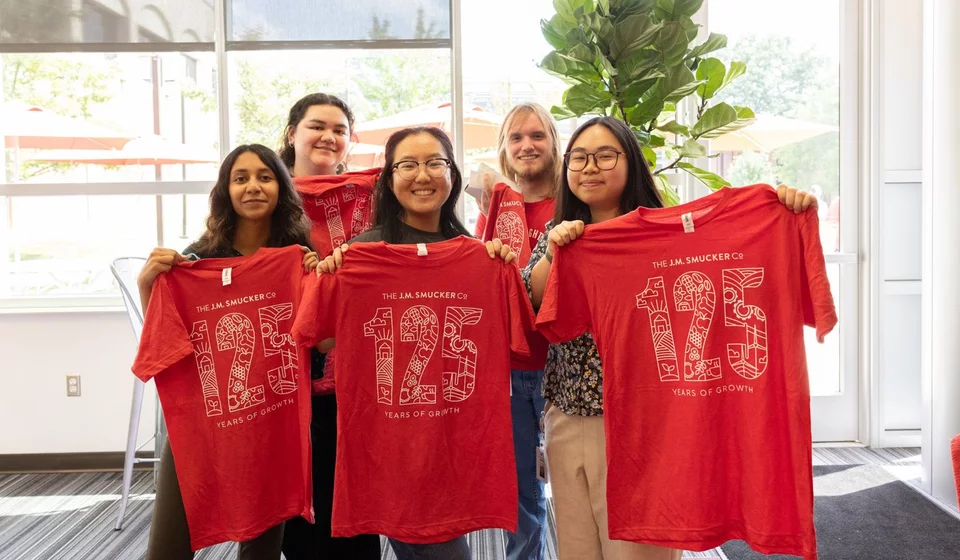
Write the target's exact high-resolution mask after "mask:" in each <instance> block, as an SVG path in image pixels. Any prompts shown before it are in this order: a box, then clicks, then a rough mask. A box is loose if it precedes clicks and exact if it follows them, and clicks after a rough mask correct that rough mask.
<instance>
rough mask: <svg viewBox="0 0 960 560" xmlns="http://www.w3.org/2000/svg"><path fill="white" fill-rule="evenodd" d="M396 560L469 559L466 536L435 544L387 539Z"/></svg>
mask: <svg viewBox="0 0 960 560" xmlns="http://www.w3.org/2000/svg"><path fill="white" fill-rule="evenodd" d="M389 541H390V546H392V547H393V552H394V554H396V555H397V559H398V560H471V559H472V558H473V557H472V556H471V555H470V546H469V545H467V537H457V538H455V539H453V540H452V541H447V542H442V543H436V544H408V543H405V542H400V541H398V540H396V539H389Z"/></svg>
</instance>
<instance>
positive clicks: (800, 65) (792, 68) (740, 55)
mask: <svg viewBox="0 0 960 560" xmlns="http://www.w3.org/2000/svg"><path fill="white" fill-rule="evenodd" d="M717 58H720V59H721V60H724V61H733V60H742V61H743V62H745V63H746V64H747V66H749V68H750V72H749V73H747V74H745V75H744V76H743V77H741V78H740V79H739V80H737V81H736V82H735V83H733V84H730V87H728V88H726V89H725V90H724V91H723V93H721V94H720V95H719V96H717V99H718V100H721V101H725V102H727V103H733V104H744V103H749V104H750V107H751V108H752V109H753V110H754V111H756V112H757V113H763V114H767V115H783V116H788V117H795V116H796V115H795V114H794V111H795V109H796V108H797V107H798V106H799V105H800V104H802V103H803V101H804V93H805V92H807V91H808V90H809V88H810V87H811V86H813V85H814V83H815V82H816V81H817V73H818V71H819V70H820V68H821V67H822V66H823V62H824V61H823V60H822V58H821V57H820V56H818V55H817V53H816V52H815V51H814V50H813V49H810V48H808V49H804V50H798V49H797V48H796V47H795V45H794V44H793V40H792V39H791V38H790V37H782V36H779V35H772V34H771V35H747V36H745V37H743V38H741V39H740V40H739V41H737V42H736V43H735V44H733V45H731V46H730V47H728V48H727V50H726V51H725V52H724V53H723V54H719V55H718V56H717Z"/></svg>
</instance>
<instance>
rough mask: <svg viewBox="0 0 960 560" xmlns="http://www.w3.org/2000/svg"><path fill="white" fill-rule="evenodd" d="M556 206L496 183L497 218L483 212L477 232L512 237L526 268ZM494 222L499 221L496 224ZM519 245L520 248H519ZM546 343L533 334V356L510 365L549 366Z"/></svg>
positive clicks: (492, 207) (487, 236)
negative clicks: (527, 199) (521, 233)
mask: <svg viewBox="0 0 960 560" xmlns="http://www.w3.org/2000/svg"><path fill="white" fill-rule="evenodd" d="M517 201H519V203H520V204H521V205H522V206H523V214H520V213H518V212H516V211H515V210H514V209H513V207H514V206H517V204H516V203H517ZM555 208H556V203H555V201H554V199H552V198H546V199H544V200H540V201H537V202H523V196H522V195H521V194H520V193H518V192H517V191H515V190H513V189H511V188H510V187H509V186H508V185H506V184H505V183H497V184H496V185H495V186H494V193H493V197H492V198H491V200H490V210H491V213H492V214H494V215H495V216H496V218H495V219H494V221H491V222H488V221H487V217H486V216H485V215H483V214H480V216H479V217H478V218H477V233H476V235H477V237H479V238H481V239H483V240H484V241H488V240H490V239H493V238H494V237H499V238H500V240H501V241H507V240H508V239H510V241H509V245H510V246H511V247H512V248H513V252H514V253H516V254H517V257H518V258H517V260H518V261H519V262H518V264H519V265H520V267H521V268H523V267H525V266H527V263H528V262H529V261H530V252H531V251H532V250H533V248H534V247H536V246H537V243H538V242H539V241H540V236H541V235H543V233H544V230H545V229H546V224H547V222H549V221H550V220H552V219H553V212H554V209H555ZM501 220H502V222H501ZM492 224H496V226H494V225H492ZM518 224H521V227H522V228H523V229H522V230H521V231H526V232H527V238H526V239H522V238H518V237H517V236H516V233H515V232H516V230H517V229H518ZM488 225H489V226H490V227H489V228H488V227H487V226H488ZM501 226H502V227H501ZM488 230H489V231H488ZM517 246H520V247H521V250H520V251H518V250H517ZM547 345H548V344H547V340H546V339H545V338H543V336H542V335H540V334H539V333H534V334H532V335H531V336H530V356H523V357H521V356H515V357H514V358H513V361H512V362H511V364H510V367H512V368H513V369H525V370H535V371H539V370H542V369H544V368H545V367H546V365H547Z"/></svg>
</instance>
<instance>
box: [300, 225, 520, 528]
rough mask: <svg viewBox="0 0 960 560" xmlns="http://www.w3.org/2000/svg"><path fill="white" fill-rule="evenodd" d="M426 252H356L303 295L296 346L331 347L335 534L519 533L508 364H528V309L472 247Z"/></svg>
mask: <svg viewBox="0 0 960 560" xmlns="http://www.w3.org/2000/svg"><path fill="white" fill-rule="evenodd" d="M423 247H425V248H426V250H427V253H428V254H427V255H426V256H418V255H417V252H418V247H417V245H388V244H386V243H383V242H377V243H354V244H352V245H351V246H350V252H349V254H348V255H347V257H346V258H345V259H344V265H343V268H341V269H340V270H338V271H337V272H336V273H335V274H332V275H330V274H324V275H321V276H319V277H318V279H317V280H316V281H311V282H312V285H311V284H310V283H308V284H307V285H306V286H305V289H304V294H305V296H304V298H305V299H304V304H303V307H302V308H301V311H300V313H299V315H298V316H297V321H296V325H295V327H294V336H295V337H296V339H297V340H298V342H302V343H304V344H308V345H310V344H313V343H315V342H316V341H317V340H322V339H324V338H328V337H335V338H336V340H337V352H336V371H337V379H336V382H337V411H338V412H337V415H338V438H337V466H336V476H335V485H334V493H333V523H332V532H333V535H334V536H341V537H343V536H352V535H358V534H364V533H367V534H370V533H372V534H381V535H386V536H389V537H394V538H397V539H399V540H401V541H403V542H408V543H435V542H443V541H448V540H450V539H453V538H455V537H458V536H460V535H463V534H465V533H468V532H470V531H475V530H478V529H485V528H502V529H506V530H508V531H515V530H516V525H517V474H516V468H515V464H514V452H513V437H512V429H511V420H510V354H511V352H516V353H526V352H528V344H527V340H526V338H527V334H528V333H530V332H532V330H533V328H534V327H533V321H534V318H533V309H532V308H531V306H530V302H529V300H528V298H527V295H526V293H525V290H524V287H523V282H522V280H521V279H520V274H519V271H518V270H517V267H516V266H514V265H513V264H505V263H504V262H503V261H502V260H501V259H491V258H490V257H489V256H487V252H486V250H485V249H484V247H483V244H482V243H479V242H478V241H476V240H474V239H470V238H467V237H462V236H461V237H457V238H454V239H451V240H448V241H441V242H436V243H430V244H426V245H424V246H423Z"/></svg>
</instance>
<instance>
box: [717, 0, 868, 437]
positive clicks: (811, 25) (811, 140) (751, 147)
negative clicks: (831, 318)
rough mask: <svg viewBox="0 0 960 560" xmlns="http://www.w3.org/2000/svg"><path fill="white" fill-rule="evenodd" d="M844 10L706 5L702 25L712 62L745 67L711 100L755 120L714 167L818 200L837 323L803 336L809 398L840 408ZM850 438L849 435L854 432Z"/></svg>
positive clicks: (848, 318) (848, 314) (848, 342)
mask: <svg viewBox="0 0 960 560" xmlns="http://www.w3.org/2000/svg"><path fill="white" fill-rule="evenodd" d="M849 4H850V2H847V1H843V2H837V1H836V0H811V1H808V2H802V3H801V2H769V1H766V0H710V2H709V4H708V19H709V27H710V30H711V31H713V32H717V33H722V34H725V35H726V36H727V38H728V47H727V48H725V49H722V50H721V51H719V52H718V53H717V56H718V58H720V59H722V60H723V61H724V62H725V63H726V64H728V65H729V63H730V61H733V60H739V61H743V62H745V63H746V66H747V70H746V73H745V74H744V75H743V76H742V77H740V78H739V79H738V80H737V81H736V82H734V83H733V84H732V85H731V86H729V87H728V88H726V89H724V90H723V91H722V92H721V94H720V95H719V96H718V97H719V100H722V101H726V102H728V103H730V104H733V105H743V106H747V107H750V108H752V109H753V110H754V111H755V113H756V114H757V119H756V121H755V122H754V124H753V125H751V126H750V127H747V128H745V129H743V130H741V131H739V132H736V133H732V134H727V135H724V136H721V137H719V138H717V139H715V140H713V141H712V142H711V150H712V151H713V152H717V153H719V154H720V155H719V157H717V158H715V159H714V160H713V162H714V163H713V166H714V169H713V170H714V171H715V172H718V173H720V174H721V175H723V176H724V177H726V178H727V179H728V180H730V181H731V182H732V183H733V184H734V186H740V185H748V184H754V183H770V184H773V185H776V184H779V183H784V184H787V185H790V186H793V187H797V188H799V189H803V190H805V191H807V192H812V193H814V194H816V195H817V197H818V199H819V207H818V208H819V210H818V214H819V218H820V239H821V242H822V244H823V249H824V252H825V259H826V261H827V270H828V278H829V280H830V285H831V289H832V291H833V296H834V301H835V303H836V306H837V310H838V315H839V317H840V324H839V325H838V326H837V328H836V330H835V332H834V333H833V334H831V335H830V336H829V337H828V338H827V341H826V343H825V344H817V342H816V340H815V336H814V334H813V333H812V331H811V332H809V333H807V340H806V343H807V344H806V347H807V360H808V371H809V375H810V387H811V392H812V394H813V395H821V396H827V395H841V394H843V398H845V399H848V400H849V402H848V403H847V405H844V406H852V407H854V408H855V407H856V398H857V392H856V391H855V390H850V388H851V386H852V387H853V388H855V387H856V354H857V350H856V348H857V346H856V345H857V332H856V331H857V329H856V323H857V321H856V301H857V259H856V250H857V247H856V245H857V238H856V227H855V225H856V224H855V213H853V214H851V213H848V212H849V208H848V211H847V212H845V214H844V215H845V216H850V217H852V218H854V219H853V220H851V221H850V223H849V225H850V228H849V231H843V232H841V219H840V218H841V211H840V207H841V202H842V203H843V204H844V205H849V206H850V207H851V208H855V205H856V191H857V184H856V154H855V153H852V154H851V153H850V152H844V150H845V149H846V148H844V146H845V145H847V144H849V143H850V142H849V140H846V141H845V142H841V139H842V137H841V134H844V135H849V136H846V137H844V138H852V137H855V135H856V134H857V130H856V125H855V122H856V121H855V118H854V119H853V121H852V122H853V123H854V125H853V126H850V124H849V123H850V122H851V120H850V119H849V118H845V117H843V114H848V115H849V114H850V111H855V110H856V108H855V103H848V102H849V101H850V100H851V99H856V88H857V86H856V83H857V80H856V74H857V65H856V57H855V56H854V57H853V58H852V61H851V57H850V56H849V53H850V51H851V43H850V42H849V41H848V40H847V37H846V36H847V35H848V34H850V33H852V34H854V35H855V34H856V25H857V22H856V20H855V18H850V17H849V14H850V13H851V12H852V13H854V14H855V13H856V9H855V7H854V9H852V10H851V9H849ZM853 4H856V3H855V2H854V3H853ZM842 30H843V31H842ZM852 45H853V47H852V48H853V50H854V52H855V50H856V43H855V42H854V43H852ZM849 92H853V97H851V96H850V93H849ZM845 103H846V105H844V104H845ZM842 107H843V109H844V111H846V113H841V108H842ZM842 154H846V155H843V157H842ZM842 234H843V235H842ZM845 251H846V252H845ZM851 382H852V385H851ZM815 416H816V407H815ZM815 432H816V430H815ZM831 433H832V432H831ZM852 433H853V438H855V437H856V427H855V426H854V427H853V432H852ZM814 435H815V438H817V439H822V438H821V437H819V436H818V434H817V433H815V434H814ZM847 437H848V436H843V437H842V438H841V439H846V438H847ZM828 439H836V438H835V437H834V436H832V435H831V436H828Z"/></svg>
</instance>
